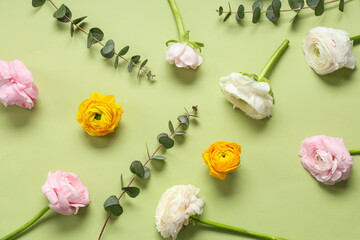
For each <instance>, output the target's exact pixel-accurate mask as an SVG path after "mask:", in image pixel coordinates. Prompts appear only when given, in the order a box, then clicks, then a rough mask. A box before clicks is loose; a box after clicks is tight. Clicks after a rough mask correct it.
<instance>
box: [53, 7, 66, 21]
mask: <svg viewBox="0 0 360 240" xmlns="http://www.w3.org/2000/svg"><path fill="white" fill-rule="evenodd" d="M65 13H66V6H65V5H64V4H61V6H60V7H59V8H58V9H57V10H56V11H55V12H54V14H53V17H54V18H62V17H64V16H65Z"/></svg>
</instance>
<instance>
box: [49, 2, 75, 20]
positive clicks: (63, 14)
mask: <svg viewBox="0 0 360 240" xmlns="http://www.w3.org/2000/svg"><path fill="white" fill-rule="evenodd" d="M53 16H54V17H55V18H56V19H57V20H58V21H60V22H70V20H69V19H71V17H72V13H71V11H70V9H69V8H68V7H67V6H65V5H64V4H62V5H61V6H60V8H59V9H58V10H56V12H55V13H54V15H53Z"/></svg>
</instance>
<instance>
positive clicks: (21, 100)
mask: <svg viewBox="0 0 360 240" xmlns="http://www.w3.org/2000/svg"><path fill="white" fill-rule="evenodd" d="M38 97H39V92H38V89H37V87H36V86H35V84H34V78H33V76H32V74H31V72H30V71H29V70H28V69H27V68H26V67H25V65H24V64H23V63H22V62H21V61H19V60H14V61H12V62H9V63H7V62H5V61H3V60H0V101H1V102H2V103H3V104H4V106H5V107H7V106H8V105H18V106H20V107H23V108H28V109H31V108H32V107H34V102H36V101H37V100H38Z"/></svg>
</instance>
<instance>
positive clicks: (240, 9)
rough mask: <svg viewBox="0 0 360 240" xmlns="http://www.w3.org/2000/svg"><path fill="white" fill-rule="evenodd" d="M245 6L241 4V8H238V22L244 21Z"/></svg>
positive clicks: (236, 16)
mask: <svg viewBox="0 0 360 240" xmlns="http://www.w3.org/2000/svg"><path fill="white" fill-rule="evenodd" d="M244 10H245V8H244V5H242V4H240V6H239V7H238V10H237V13H236V15H235V18H236V20H238V21H240V20H241V19H243V18H244V17H245V13H244Z"/></svg>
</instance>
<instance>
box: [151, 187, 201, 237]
mask: <svg viewBox="0 0 360 240" xmlns="http://www.w3.org/2000/svg"><path fill="white" fill-rule="evenodd" d="M199 191H200V189H199V188H196V187H195V186H193V185H175V186H173V187H171V188H169V189H167V190H166V191H165V192H164V194H163V195H162V196H161V198H160V201H159V204H158V206H157V208H156V214H155V223H156V229H157V230H158V231H159V232H160V233H161V236H163V237H164V238H168V237H172V238H173V239H176V237H177V235H178V233H179V231H180V230H181V228H182V227H183V226H184V225H187V224H188V223H189V217H190V216H193V215H195V214H201V213H202V211H203V209H202V207H203V206H204V201H203V200H202V199H199V198H197V197H196V195H197V194H198V193H199Z"/></svg>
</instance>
